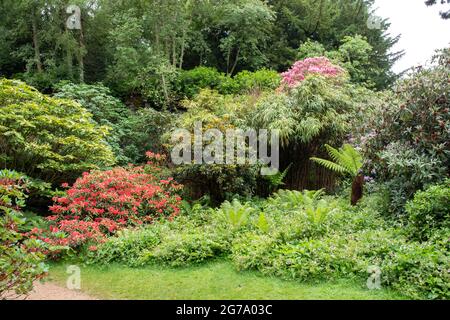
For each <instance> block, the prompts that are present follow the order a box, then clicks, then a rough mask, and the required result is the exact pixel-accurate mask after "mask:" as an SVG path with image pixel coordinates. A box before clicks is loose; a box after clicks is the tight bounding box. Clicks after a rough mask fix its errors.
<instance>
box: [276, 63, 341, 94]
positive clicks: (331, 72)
mask: <svg viewBox="0 0 450 320" xmlns="http://www.w3.org/2000/svg"><path fill="white" fill-rule="evenodd" d="M344 73H345V70H344V69H342V68H341V67H339V66H336V65H334V64H332V63H331V61H330V60H328V58H325V57H315V58H306V59H304V60H300V61H297V62H295V63H294V65H293V66H292V67H291V68H290V69H289V70H288V71H286V72H284V73H282V74H281V75H282V77H283V79H282V86H287V87H289V88H293V87H295V86H297V85H298V84H299V83H301V82H302V81H303V80H305V78H306V76H308V75H309V74H320V75H323V76H325V77H330V78H333V77H337V76H339V75H342V74H344Z"/></svg>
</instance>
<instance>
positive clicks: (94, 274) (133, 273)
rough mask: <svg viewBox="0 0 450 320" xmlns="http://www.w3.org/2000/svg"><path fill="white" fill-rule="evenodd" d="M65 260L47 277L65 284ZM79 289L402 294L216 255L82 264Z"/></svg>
mask: <svg viewBox="0 0 450 320" xmlns="http://www.w3.org/2000/svg"><path fill="white" fill-rule="evenodd" d="M67 265H68V264H62V263H59V264H53V265H52V266H51V267H50V276H49V279H50V280H52V281H55V282H57V283H59V284H61V285H65V283H66V279H67V277H68V274H66V267H67ZM81 290H82V291H84V292H86V293H88V294H91V295H93V296H94V297H97V298H100V299H133V300H142V299H146V300H147V299H148V300H172V299H173V300H175V299H198V300H216V299H217V300H222V299H223V300H227V299H228V300H234V299H250V300H258V299H273V300H279V299H286V300H291V299H293V300H309V299H321V300H329V299H333V300H334V299H349V300H361V299H362V300H373V299H402V298H403V297H402V296H401V295H399V294H398V293H396V292H393V291H391V290H387V289H380V290H369V289H367V288H366V287H365V283H358V282H354V281H350V280H345V281H344V280H342V281H338V282H333V283H300V282H297V281H294V280H292V281H286V280H282V279H278V278H272V277H266V276H262V275H261V274H258V273H257V272H249V271H245V272H238V271H236V270H235V269H234V268H233V266H232V265H231V263H229V262H227V261H218V262H212V263H208V264H204V265H201V266H196V267H188V268H176V269H174V268H167V267H162V266H150V267H145V268H136V269H135V268H129V267H126V266H121V265H111V266H108V267H98V266H81Z"/></svg>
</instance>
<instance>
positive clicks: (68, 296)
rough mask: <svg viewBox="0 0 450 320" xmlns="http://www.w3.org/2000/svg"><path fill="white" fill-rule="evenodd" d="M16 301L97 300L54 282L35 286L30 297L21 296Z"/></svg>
mask: <svg viewBox="0 0 450 320" xmlns="http://www.w3.org/2000/svg"><path fill="white" fill-rule="evenodd" d="M15 300H97V299H96V298H94V297H92V296H90V295H88V294H85V293H83V292H80V291H78V290H70V289H67V288H65V287H63V286H60V285H58V284H55V283H52V282H45V283H41V282H39V281H37V282H36V283H35V284H34V289H33V291H31V292H30V294H29V295H28V296H21V297H18V298H15Z"/></svg>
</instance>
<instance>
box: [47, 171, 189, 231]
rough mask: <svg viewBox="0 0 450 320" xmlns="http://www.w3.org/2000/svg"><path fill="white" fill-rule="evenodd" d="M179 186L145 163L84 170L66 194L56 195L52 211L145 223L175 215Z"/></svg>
mask: <svg viewBox="0 0 450 320" xmlns="http://www.w3.org/2000/svg"><path fill="white" fill-rule="evenodd" d="M147 166H149V165H147ZM180 187H181V186H180V185H178V184H177V183H176V182H175V181H174V180H173V178H168V179H166V180H159V179H157V178H156V177H155V176H154V175H151V174H148V173H147V171H146V167H133V166H129V167H127V168H115V169H112V170H109V171H93V172H91V173H85V174H83V176H82V177H81V178H79V179H78V180H77V181H76V182H75V184H74V185H73V186H72V187H71V188H70V189H69V190H68V191H67V196H65V197H61V198H54V201H55V205H53V206H51V207H50V211H52V212H53V213H55V214H57V215H67V216H70V217H72V218H73V217H79V218H80V219H89V220H92V221H96V219H99V218H100V219H103V218H108V219H110V220H112V221H115V222H117V223H118V224H119V225H130V224H131V225H136V224H142V223H147V222H151V221H152V220H153V219H155V218H157V217H173V216H176V215H177V214H178V213H179V211H180V208H179V205H180V201H181V198H180V197H179V196H178V195H177V194H176V191H177V190H178V189H179V188H180ZM51 219H52V218H51Z"/></svg>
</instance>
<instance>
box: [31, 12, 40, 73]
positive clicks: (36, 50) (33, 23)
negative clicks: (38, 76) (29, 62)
mask: <svg viewBox="0 0 450 320" xmlns="http://www.w3.org/2000/svg"><path fill="white" fill-rule="evenodd" d="M31 27H32V29H33V47H34V60H35V62H36V68H37V71H38V72H42V61H41V52H40V49H39V38H38V34H37V22H36V14H35V10H34V9H33V12H32V14H31Z"/></svg>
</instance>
